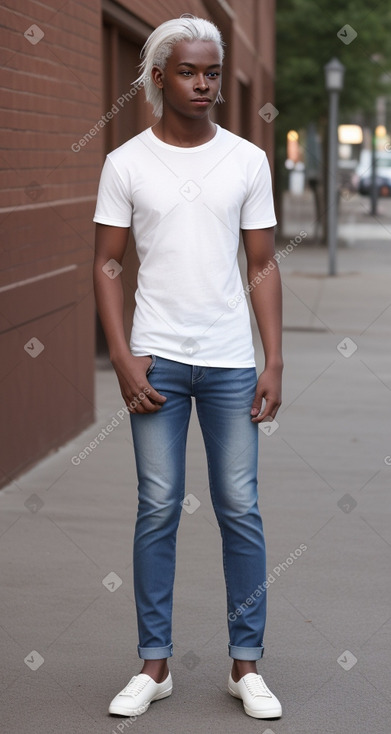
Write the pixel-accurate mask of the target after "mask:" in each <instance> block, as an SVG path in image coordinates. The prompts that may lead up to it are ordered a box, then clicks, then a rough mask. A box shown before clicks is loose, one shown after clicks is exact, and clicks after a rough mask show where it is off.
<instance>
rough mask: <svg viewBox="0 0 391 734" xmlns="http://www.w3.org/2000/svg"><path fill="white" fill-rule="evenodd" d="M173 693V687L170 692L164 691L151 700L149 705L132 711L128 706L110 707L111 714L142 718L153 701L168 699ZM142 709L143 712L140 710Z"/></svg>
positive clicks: (146, 704)
mask: <svg viewBox="0 0 391 734" xmlns="http://www.w3.org/2000/svg"><path fill="white" fill-rule="evenodd" d="M171 693H172V687H171V688H170V689H169V690H168V691H163V692H162V693H158V694H157V695H156V696H154V697H153V698H151V700H150V701H148V703H145V704H143V705H142V706H139V707H138V708H137V709H130V708H127V707H126V706H119V705H116V706H109V714H116V715H117V716H141V715H142V714H145V712H146V711H148V709H149V707H150V705H151V703H152V701H160V699H162V698H167V697H168V696H171ZM141 708H142V711H140V709H141Z"/></svg>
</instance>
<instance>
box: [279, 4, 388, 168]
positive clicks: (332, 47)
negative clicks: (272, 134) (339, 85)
mask: <svg viewBox="0 0 391 734" xmlns="http://www.w3.org/2000/svg"><path fill="white" fill-rule="evenodd" d="M276 23H277V58H276V96H275V100H276V101H275V105H276V107H277V109H278V111H279V115H278V117H277V118H276V121H275V122H276V128H275V129H276V172H277V176H278V175H280V176H281V171H282V169H283V165H284V160H285V141H286V134H287V132H288V131H289V130H290V129H292V128H294V129H299V128H301V127H305V126H307V125H308V124H309V123H312V122H314V123H316V125H317V128H318V130H319V132H320V134H321V137H322V140H323V141H324V143H325V141H326V139H327V136H326V129H327V110H328V99H327V93H326V91H325V83H324V70H323V67H324V65H325V64H326V63H327V62H328V61H329V60H330V59H331V58H332V57H333V56H336V57H337V58H338V59H339V60H340V61H341V62H342V63H343V64H344V66H345V67H346V72H345V83H344V89H343V91H342V94H341V97H340V117H341V120H343V119H344V120H346V121H349V115H351V114H353V113H356V112H361V113H364V114H366V115H368V117H370V116H371V115H373V110H374V106H375V101H376V97H378V96H379V95H380V94H383V95H384V93H385V92H384V90H385V83H386V84H388V85H390V87H389V88H391V44H390V36H391V5H390V3H389V0H381V1H380V2H368V0H348V1H347V2H344V3H341V0H316V2H314V1H313V0H277V12H276ZM346 26H348V27H347V28H346V29H345V30H344V31H342V33H339V32H340V30H341V29H343V28H344V27H346ZM337 34H338V35H337ZM355 34H357V35H355ZM341 38H342V39H343V40H341Z"/></svg>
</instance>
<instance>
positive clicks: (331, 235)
mask: <svg viewBox="0 0 391 734" xmlns="http://www.w3.org/2000/svg"><path fill="white" fill-rule="evenodd" d="M338 99H339V92H335V91H332V92H330V97H329V171H328V177H327V178H328V185H327V189H328V209H327V230H328V250H329V275H335V274H336V250H337V178H338Z"/></svg>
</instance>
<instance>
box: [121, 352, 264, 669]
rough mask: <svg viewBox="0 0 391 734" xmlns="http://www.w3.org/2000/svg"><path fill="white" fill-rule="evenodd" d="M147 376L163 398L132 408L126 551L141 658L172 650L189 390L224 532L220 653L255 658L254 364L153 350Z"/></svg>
mask: <svg viewBox="0 0 391 734" xmlns="http://www.w3.org/2000/svg"><path fill="white" fill-rule="evenodd" d="M147 374H148V380H149V382H150V384H151V385H152V386H153V387H154V388H156V389H157V390H158V391H159V392H161V394H162V395H165V396H166V397H167V400H166V402H165V403H164V405H163V407H162V408H161V409H160V410H159V411H157V412H156V413H150V414H140V413H138V414H137V413H133V414H131V415H130V420H131V428H132V434H133V443H134V450H135V458H136V467H137V476H138V482H139V484H138V513H137V520H136V526H135V533H134V552H133V571H134V576H133V578H134V593H135V601H136V608H137V624H138V633H139V645H138V654H139V657H140V658H142V659H145V660H156V659H160V658H168V657H170V656H171V655H172V652H173V644H172V638H171V622H172V601H173V586H174V575H175V555H176V535H177V528H178V523H179V519H180V514H181V511H182V505H181V502H182V500H183V498H184V494H185V453H186V439H187V429H188V425H189V419H190V413H191V406H192V396H193V397H194V398H195V404H196V409H197V414H198V419H199V423H200V427H201V430H202V434H203V439H204V443H205V449H206V454H207V460H208V473H209V483H210V492H211V499H212V503H213V508H214V511H215V513H216V518H217V521H218V524H219V527H220V532H221V537H222V548H223V566H224V577H225V583H226V590H227V613H228V614H227V619H228V632H229V643H228V654H229V655H230V656H231V657H232V658H236V659H238V660H258V659H259V658H261V657H262V655H263V633H264V627H265V619H266V589H265V581H266V559H265V541H264V535H263V528H262V519H261V516H260V513H259V509H258V492H257V463H258V425H257V424H255V423H252V422H251V419H250V410H251V406H252V401H253V399H254V394H255V388H256V384H257V375H256V370H255V367H250V368H245V369H241V368H235V369H231V368H218V367H200V366H197V365H188V364H184V363H182V362H175V361H173V360H168V359H163V358H162V357H156V356H155V355H153V357H152V364H151V366H150V368H149V370H148V373H147Z"/></svg>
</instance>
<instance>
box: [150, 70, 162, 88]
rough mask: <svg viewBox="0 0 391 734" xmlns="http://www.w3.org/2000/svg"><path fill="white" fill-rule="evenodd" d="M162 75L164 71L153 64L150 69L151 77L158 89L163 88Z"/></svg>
mask: <svg viewBox="0 0 391 734" xmlns="http://www.w3.org/2000/svg"><path fill="white" fill-rule="evenodd" d="M163 76H164V72H163V71H162V69H161V68H160V67H159V66H153V67H152V69H151V77H152V81H153V83H154V84H156V86H157V87H159V89H163Z"/></svg>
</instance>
